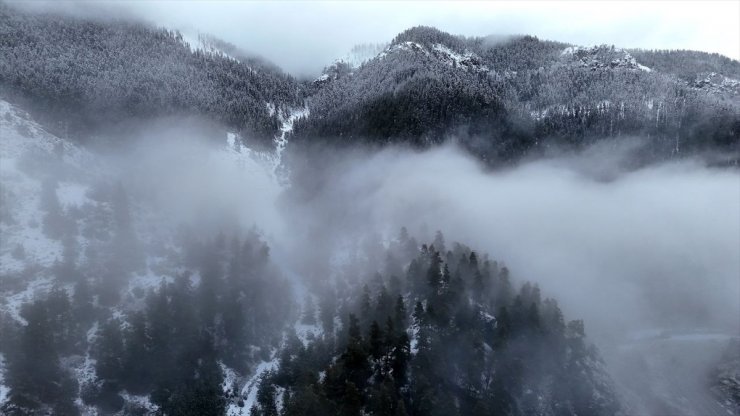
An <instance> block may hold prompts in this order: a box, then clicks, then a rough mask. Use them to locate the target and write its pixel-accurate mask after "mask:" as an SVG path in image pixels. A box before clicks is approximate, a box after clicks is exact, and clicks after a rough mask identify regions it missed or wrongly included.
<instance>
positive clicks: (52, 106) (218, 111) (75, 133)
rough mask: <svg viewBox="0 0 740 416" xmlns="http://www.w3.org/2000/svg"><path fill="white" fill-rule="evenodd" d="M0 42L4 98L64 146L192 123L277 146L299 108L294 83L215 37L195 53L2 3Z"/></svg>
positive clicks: (140, 30)
mask: <svg viewBox="0 0 740 416" xmlns="http://www.w3.org/2000/svg"><path fill="white" fill-rule="evenodd" d="M0 36H2V39H3V40H2V44H0V55H1V56H2V57H3V59H2V63H0V88H1V89H0V91H2V93H3V95H4V96H6V97H9V98H12V99H14V100H16V101H17V102H18V103H21V104H23V105H24V107H26V108H28V109H29V111H32V112H33V113H34V114H38V115H39V116H42V117H43V120H44V121H45V124H47V125H49V127H50V128H51V129H52V130H53V131H54V132H56V133H57V134H59V135H61V136H69V137H76V138H78V139H80V138H84V137H88V136H95V135H99V134H100V133H101V131H102V130H104V129H107V130H114V129H115V128H111V126H115V125H118V124H122V123H123V124H125V123H126V122H127V121H131V120H150V119H153V118H156V117H162V116H170V115H183V114H189V115H197V116H205V117H208V118H211V119H213V120H216V121H218V122H221V123H223V124H225V125H227V126H228V127H229V128H231V129H235V130H237V131H238V132H240V133H242V134H243V135H245V136H250V137H254V138H256V139H258V140H262V141H263V142H266V143H268V144H270V143H271V141H272V138H273V137H274V136H275V134H277V132H278V128H279V125H280V122H279V120H278V113H279V112H281V111H283V110H285V109H286V108H287V107H291V106H296V107H297V106H300V104H301V100H300V98H299V93H298V84H297V82H296V81H295V80H294V79H293V78H292V77H290V76H288V75H285V74H283V73H282V72H281V71H280V70H279V69H277V68H275V67H274V66H271V65H269V64H263V63H260V61H258V60H254V59H244V58H242V57H241V55H240V54H239V53H238V51H235V50H233V48H232V47H229V46H228V45H225V44H224V43H223V42H219V41H218V40H214V39H213V38H211V37H203V38H202V39H200V40H198V41H197V43H196V41H194V40H191V42H192V43H194V44H193V45H190V44H189V43H188V42H187V41H186V40H185V39H184V38H183V36H182V34H180V33H179V32H173V31H169V30H166V29H159V28H154V27H150V26H147V25H144V24H141V23H135V22H127V21H109V22H98V21H93V20H85V19H77V18H73V17H60V16H57V15H53V14H31V13H21V12H18V11H17V10H15V9H13V8H12V7H11V6H9V5H6V4H4V3H2V4H0ZM199 46H200V47H199ZM217 46H218V47H217ZM219 47H220V48H221V49H219ZM224 50H228V51H229V53H231V54H233V56H239V57H240V59H236V58H234V57H233V56H231V55H229V54H227V53H224Z"/></svg>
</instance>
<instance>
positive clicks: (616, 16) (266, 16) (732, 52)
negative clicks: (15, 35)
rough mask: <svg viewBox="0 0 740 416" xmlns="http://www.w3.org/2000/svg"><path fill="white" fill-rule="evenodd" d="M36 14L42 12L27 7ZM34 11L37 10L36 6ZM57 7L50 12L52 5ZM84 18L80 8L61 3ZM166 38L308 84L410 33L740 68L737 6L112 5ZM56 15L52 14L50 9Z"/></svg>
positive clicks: (525, 3)
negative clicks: (680, 53)
mask: <svg viewBox="0 0 740 416" xmlns="http://www.w3.org/2000/svg"><path fill="white" fill-rule="evenodd" d="M29 3H33V4H36V5H37V6H36V7H52V6H50V4H49V3H39V2H29ZM42 4H43V6H42ZM57 4H58V3H57ZM62 4H63V5H64V6H63V7H66V8H67V9H77V10H83V11H84V10H90V9H91V8H93V7H91V6H92V5H91V4H90V3H80V2H79V1H77V2H74V3H71V2H63V3H62ZM94 4H95V5H96V6H100V5H102V4H106V5H107V6H111V5H114V7H115V8H116V9H117V12H118V13H123V12H129V13H133V14H134V15H136V16H140V17H143V18H146V19H148V20H151V21H153V22H156V23H158V24H160V25H165V26H168V27H172V28H179V29H182V30H185V31H194V32H197V31H202V32H207V33H211V34H214V35H216V36H217V37H220V38H222V39H224V40H227V41H229V42H231V43H233V44H236V45H237V46H239V47H241V48H242V49H244V50H246V51H249V52H253V53H256V54H259V55H261V56H263V57H265V58H268V59H269V60H271V61H273V62H275V63H276V64H278V65H280V66H281V67H283V68H284V69H285V70H287V71H289V72H291V73H293V74H297V75H298V74H303V75H315V74H317V73H319V71H320V70H321V69H322V68H323V66H325V65H326V64H327V63H330V62H331V61H332V60H333V59H335V58H337V57H339V56H341V55H343V54H345V53H346V52H347V51H348V50H349V49H350V48H351V47H352V46H353V45H355V44H358V43H376V42H377V43H379V42H386V41H389V40H391V39H392V38H393V36H394V35H396V34H397V33H398V32H400V31H402V30H404V29H406V28H408V27H411V26H414V25H420V24H423V25H432V26H435V27H438V28H440V29H442V30H445V31H448V32H451V33H454V34H462V35H467V36H481V35H489V34H532V35H536V36H538V37H540V38H544V39H552V40H559V41H564V42H569V43H574V44H579V45H592V44H601V43H607V44H614V45H616V46H622V47H640V48H660V49H677V48H681V49H696V50H703V51H709V52H719V53H721V54H723V55H726V56H729V57H732V58H734V59H739V58H740V1H737V0H735V1H701V2H699V1H682V2H672V1H653V2H644V1H641V2H637V1H614V2H607V1H594V2H587V1H569V2H558V1H519V2H508V1H497V2H484V1H473V2H460V1H457V2H441V1H438V2H421V1H412V2H398V1H361V2H339V1H323V2H310V1H271V2H257V1H207V2H206V1H180V2H178V1H117V2H110V3H102V2H100V1H98V2H94ZM53 7H56V6H53Z"/></svg>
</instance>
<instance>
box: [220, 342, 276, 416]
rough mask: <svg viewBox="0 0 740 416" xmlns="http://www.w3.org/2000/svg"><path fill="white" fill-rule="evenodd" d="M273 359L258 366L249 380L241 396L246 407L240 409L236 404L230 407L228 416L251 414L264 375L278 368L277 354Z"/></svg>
mask: <svg viewBox="0 0 740 416" xmlns="http://www.w3.org/2000/svg"><path fill="white" fill-rule="evenodd" d="M273 357H274V358H273V359H272V360H270V361H262V362H261V363H259V364H258V365H257V368H256V369H255V371H254V374H253V375H252V377H250V378H249V380H247V383H246V384H245V385H244V387H243V388H242V391H241V395H242V397H244V407H241V408H240V407H239V406H237V405H235V404H232V405H230V406H229V408H228V410H227V412H226V414H227V415H228V416H236V415H249V414H250V413H251V412H250V410H251V409H252V406H254V404H255V403H257V389H258V388H259V384H260V381H261V380H262V375H263V374H265V373H267V372H268V371H272V370H277V368H278V358H277V352H274V353H273Z"/></svg>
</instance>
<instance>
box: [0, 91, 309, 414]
mask: <svg viewBox="0 0 740 416" xmlns="http://www.w3.org/2000/svg"><path fill="white" fill-rule="evenodd" d="M306 113H307V109H300V110H297V111H293V112H290V113H289V114H288V115H287V116H286V117H284V118H283V125H282V127H281V130H280V134H279V135H278V136H277V137H276V138H275V140H276V141H277V142H278V146H277V147H278V152H267V153H261V152H256V151H253V150H252V149H250V148H248V147H246V146H244V145H243V144H242V142H241V139H240V138H239V137H238V135H236V134H234V133H228V134H226V135H225V137H224V138H223V139H222V140H221V142H220V144H219V143H217V144H216V145H215V146H214V145H213V144H212V143H211V144H207V145H204V144H200V143H199V142H194V141H190V140H180V141H176V142H173V143H152V144H151V145H147V144H142V145H141V148H140V149H135V150H121V151H119V153H121V152H123V153H124V154H106V153H100V152H97V151H95V152H94V151H90V150H87V149H85V148H84V147H82V146H80V145H77V144H74V143H72V142H71V141H69V140H65V139H62V138H59V137H57V136H54V135H53V134H50V133H48V132H47V131H46V130H45V129H44V128H43V127H42V126H41V125H40V124H38V123H37V122H35V121H34V120H33V119H32V118H31V116H30V115H29V114H28V113H26V112H25V111H23V110H22V109H20V108H18V107H17V106H15V105H12V104H10V103H8V102H7V101H4V100H0V318H2V319H10V320H12V321H15V322H18V323H19V324H20V325H25V324H26V320H25V319H24V318H23V317H22V314H21V307H22V305H23V304H25V303H28V302H32V301H34V300H36V299H41V298H44V297H45V296H46V295H47V294H48V293H50V291H51V290H52V289H53V288H55V287H62V288H65V290H67V291H69V293H73V292H74V289H73V287H74V285H73V284H72V283H70V282H71V281H77V280H78V278H77V277H76V275H77V274H78V273H79V274H82V275H83V276H84V279H85V280H86V281H88V282H90V284H92V285H98V284H99V283H96V282H102V280H100V279H102V277H101V276H98V275H96V274H95V273H94V272H95V271H96V270H98V269H99V267H100V265H97V263H98V262H100V261H103V262H105V261H106V260H105V259H106V254H105V253H107V252H108V251H109V249H110V248H111V245H112V244H116V242H115V239H116V237H115V235H116V233H117V231H116V227H118V226H117V225H116V217H117V216H118V214H117V212H118V210H119V208H120V207H117V206H116V204H117V202H116V198H115V197H113V198H112V197H111V195H110V193H109V192H110V191H109V190H110V188H111V187H113V188H115V186H116V185H115V184H116V183H118V184H121V186H123V187H125V188H126V190H127V199H128V204H127V205H128V210H127V211H128V213H127V217H130V218H131V220H132V221H131V225H132V226H133V232H134V233H135V235H136V240H137V241H138V243H137V245H138V247H139V249H138V250H139V251H140V252H143V253H144V258H143V261H142V264H141V266H140V267H136V268H135V269H134V270H132V273H131V275H130V276H129V278H128V280H127V281H126V283H125V285H124V286H123V287H121V288H120V293H121V295H120V296H121V301H120V303H119V304H117V305H116V306H115V307H113V308H112V309H111V310H110V313H112V314H113V315H114V316H123V315H125V313H126V312H127V311H130V310H137V309H140V308H141V307H142V302H143V300H144V298H143V296H144V295H145V294H146V293H148V292H149V291H151V290H154V289H157V288H159V286H160V284H161V283H162V282H163V281H167V282H172V281H173V280H174V279H175V277H176V276H178V275H182V274H183V273H186V272H188V273H192V272H193V271H192V270H191V271H188V269H187V267H186V266H185V262H184V261H183V259H182V256H183V253H182V251H181V249H180V248H178V247H177V243H176V241H175V240H176V238H177V232H178V231H177V230H178V227H179V224H180V222H181V221H187V220H188V218H190V219H194V218H197V217H194V216H193V215H196V216H197V215H199V214H198V212H197V210H198V209H199V208H197V207H199V206H205V205H206V204H209V205H213V204H214V203H216V204H218V205H219V206H229V205H237V206H241V207H240V208H239V209H238V210H239V211H240V212H241V213H243V220H244V222H243V225H244V227H251V226H252V225H253V224H255V223H260V224H270V221H269V217H270V216H272V215H274V210H275V209H276V208H275V206H274V205H273V204H274V202H275V200H276V198H277V195H278V193H279V192H280V190H281V185H280V181H279V180H278V175H280V172H278V171H277V170H276V169H277V167H278V166H280V157H281V153H282V149H283V148H284V146H285V144H286V142H287V138H286V134H287V133H288V132H290V130H291V128H292V123H293V122H294V121H295V120H296V119H297V118H299V117H301V116H302V115H305V114H306ZM211 142H212V141H211ZM126 152H129V153H126ZM188 164H191V166H193V167H195V170H194V169H192V168H188ZM163 165H166V166H170V168H168V169H163ZM154 172H157V173H154ZM184 173H187V174H188V175H190V176H189V177H188V178H184V177H183V174H184ZM204 175H207V177H204ZM204 179H205V180H207V181H208V183H204V184H203V185H207V188H209V189H208V190H207V191H203V190H198V188H199V184H200V183H201V182H202V181H203V180H204ZM183 180H185V182H183ZM239 186H241V187H244V189H243V192H231V194H232V198H230V199H228V198H227V199H226V200H224V201H218V200H217V199H216V198H217V197H218V196H219V195H222V197H221V198H223V195H224V194H228V191H226V190H227V189H229V188H231V189H234V187H239ZM163 201H165V202H164V203H163ZM255 201H256V203H255ZM193 207H195V211H193V210H192V209H191V208H193ZM244 207H248V208H246V209H245V208H244ZM182 208H187V209H184V210H183V209H182ZM213 210H217V209H216V208H213ZM200 219H201V220H202V221H203V222H204V223H207V221H209V219H208V218H207V217H201V218H200ZM51 220H54V221H55V222H54V221H51ZM257 221H258V222H257ZM56 223H62V224H66V225H64V229H63V230H61V231H59V232H52V231H51V230H52V229H53V228H54V225H53V224H56ZM273 223H274V221H273ZM200 225H203V224H200ZM56 226H59V224H56ZM67 264H72V265H74V267H72V268H71V269H69V270H68V269H65V267H66V265H67ZM83 270H84V271H83ZM63 275H64V276H67V277H62V276H63ZM66 279H71V280H66ZM197 279H198V274H197V271H195V273H194V274H193V281H194V282H196V283H197V281H198V280H197ZM2 319H0V324H2ZM96 325H97V324H96ZM95 328H96V326H95V325H94V326H93V327H91V328H90V329H89V335H88V340H89V342H90V343H92V342H93V341H94V339H95V336H96V329H95ZM64 363H65V364H64V365H65V366H66V367H68V369H69V370H70V371H71V373H72V374H75V377H76V378H77V381H78V384H79V385H87V384H89V383H90V382H91V381H92V380H94V377H95V373H94V371H95V370H94V364H95V363H94V360H93V361H91V359H90V356H89V354H88V355H87V356H82V357H76V358H73V359H70V360H65V362H64ZM3 371H4V361H2V360H0V375H2V373H3ZM225 373H227V374H231V373H233V370H230V369H227V370H226V371H225ZM7 394H8V388H7V386H5V385H4V384H3V378H2V377H0V406H2V404H3V402H4V401H5V400H7ZM124 399H125V400H126V401H127V402H131V403H137V406H143V407H145V408H151V406H152V405H151V403H149V402H148V399H147V398H146V397H141V396H136V395H125V396H124ZM86 411H90V412H92V411H94V408H89V407H88V408H87V410H86ZM83 413H84V412H83ZM84 414H88V413H84ZM90 414H96V413H90Z"/></svg>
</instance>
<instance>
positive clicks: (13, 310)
mask: <svg viewBox="0 0 740 416" xmlns="http://www.w3.org/2000/svg"><path fill="white" fill-rule="evenodd" d="M53 284H54V283H53V281H52V279H49V278H42V279H36V280H33V281H31V282H30V283H28V285H27V286H26V288H25V289H24V290H22V291H20V292H18V293H14V294H11V295H8V296H3V298H2V300H0V309H2V310H4V311H6V312H7V313H8V314H9V315H10V317H11V318H13V319H14V320H16V321H18V322H20V323H22V324H23V325H25V324H26V320H25V319H23V318H22V317H21V314H20V312H21V306H23V304H24V303H27V302H30V301H31V300H33V299H34V298H36V297H37V296H38V294H39V293H46V292H48V291H49V290H50V289H51V288H52V286H53Z"/></svg>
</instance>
